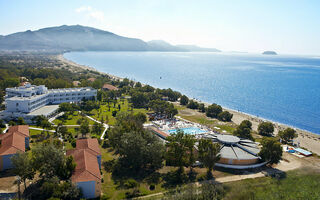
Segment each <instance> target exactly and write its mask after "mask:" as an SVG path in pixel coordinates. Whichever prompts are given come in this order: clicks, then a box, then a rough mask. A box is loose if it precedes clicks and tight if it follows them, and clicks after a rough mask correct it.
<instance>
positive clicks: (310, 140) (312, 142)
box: [55, 54, 320, 155]
mask: <svg viewBox="0 0 320 200" xmlns="http://www.w3.org/2000/svg"><path fill="white" fill-rule="evenodd" d="M55 58H56V59H57V60H59V61H60V62H61V63H64V64H65V66H71V67H72V69H71V70H72V71H74V72H77V68H81V69H85V70H87V69H90V70H93V71H96V72H99V73H102V74H107V75H108V76H110V77H111V78H113V79H115V80H122V79H123V77H118V76H115V75H112V74H110V73H105V72H101V71H98V70H96V69H95V68H93V67H92V66H86V65H81V64H78V63H76V62H74V61H71V60H68V59H66V58H65V57H64V56H63V54H59V55H57V56H55ZM199 102H201V103H204V104H205V105H206V106H208V105H210V104H209V103H206V102H202V101H199ZM223 110H226V111H228V112H230V113H232V114H233V118H232V122H234V123H235V124H237V125H239V124H240V123H241V122H242V121H243V120H249V121H251V122H252V129H253V130H257V128H258V125H259V123H261V122H263V121H270V120H266V119H263V118H261V117H257V116H253V115H250V114H247V113H244V112H239V111H236V110H232V109H229V108H225V107H223ZM190 111H191V112H192V110H190ZM190 114H191V115H192V113H190ZM204 117H205V116H204ZM271 122H272V123H273V124H274V134H275V135H276V134H278V132H279V131H281V130H284V129H286V128H288V127H291V128H294V129H295V130H296V133H297V134H298V137H297V138H296V139H295V142H296V143H298V144H299V145H300V147H302V148H305V149H308V150H309V151H312V152H313V153H316V154H318V155H320V146H319V142H320V135H318V134H315V133H312V132H310V131H306V130H302V129H299V128H296V127H292V126H289V125H285V124H281V123H278V122H274V121H271Z"/></svg>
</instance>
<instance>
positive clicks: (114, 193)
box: [101, 147, 165, 199]
mask: <svg viewBox="0 0 320 200" xmlns="http://www.w3.org/2000/svg"><path fill="white" fill-rule="evenodd" d="M113 153H114V152H113V151H112V150H111V148H106V149H104V148H102V147H101V154H102V162H105V161H110V160H112V159H113V158H116V156H115V155H114V154H113ZM101 171H102V173H103V180H104V182H103V183H102V187H101V191H102V195H104V196H106V197H108V199H125V198H126V192H132V191H133V189H124V188H119V184H118V183H115V182H114V180H113V179H112V175H111V173H108V172H106V171H105V170H104V168H103V167H102V170H101ZM138 189H139V190H140V192H141V194H142V195H148V194H153V193H158V192H161V191H164V190H165V189H164V188H162V187H161V184H158V185H156V186H155V189H154V190H150V189H149V184H147V183H146V182H144V181H142V182H140V183H139V186H138Z"/></svg>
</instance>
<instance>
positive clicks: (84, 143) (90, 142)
mask: <svg viewBox="0 0 320 200" xmlns="http://www.w3.org/2000/svg"><path fill="white" fill-rule="evenodd" d="M76 149H77V150H78V149H87V150H90V151H92V152H93V153H94V154H95V155H101V151H100V147H99V143H98V140H97V138H89V139H79V140H77V144H76Z"/></svg>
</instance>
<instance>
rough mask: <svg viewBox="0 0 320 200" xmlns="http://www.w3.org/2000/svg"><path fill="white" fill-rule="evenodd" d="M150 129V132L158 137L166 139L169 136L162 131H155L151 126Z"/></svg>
mask: <svg viewBox="0 0 320 200" xmlns="http://www.w3.org/2000/svg"><path fill="white" fill-rule="evenodd" d="M150 129H151V131H153V132H154V133H156V134H157V135H159V136H160V137H163V138H166V137H168V136H169V134H167V133H165V132H163V131H160V130H159V129H157V128H155V127H153V126H151V127H150Z"/></svg>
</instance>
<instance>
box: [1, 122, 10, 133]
mask: <svg viewBox="0 0 320 200" xmlns="http://www.w3.org/2000/svg"><path fill="white" fill-rule="evenodd" d="M5 125H6V128H5V129H4V130H3V131H2V132H3V133H5V132H7V130H8V129H9V124H5Z"/></svg>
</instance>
